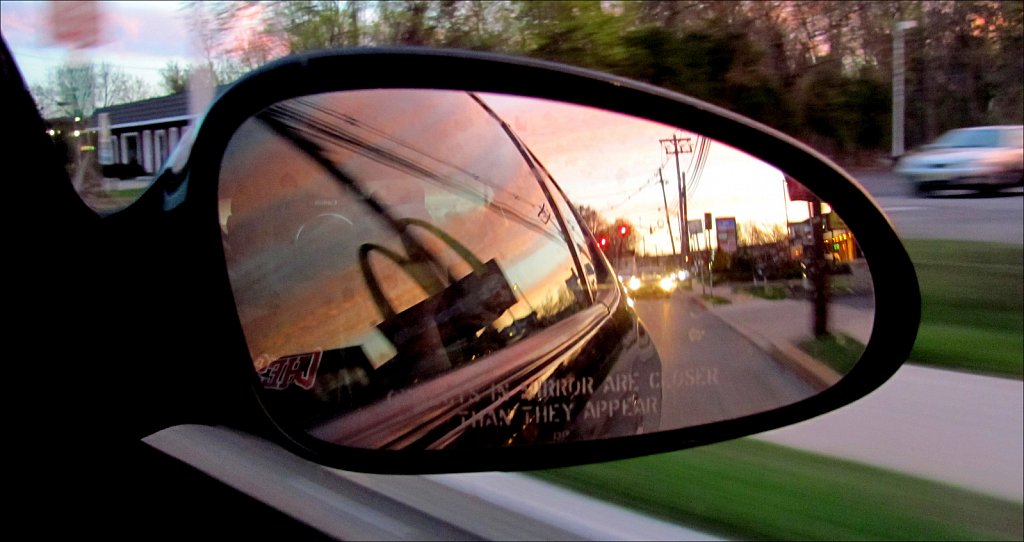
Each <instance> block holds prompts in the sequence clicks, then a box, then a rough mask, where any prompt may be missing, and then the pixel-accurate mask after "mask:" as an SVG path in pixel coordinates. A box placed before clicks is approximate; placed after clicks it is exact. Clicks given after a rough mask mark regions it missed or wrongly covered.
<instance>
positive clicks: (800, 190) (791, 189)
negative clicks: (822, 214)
mask: <svg viewBox="0 0 1024 542" xmlns="http://www.w3.org/2000/svg"><path fill="white" fill-rule="evenodd" d="M786 192H788V193H789V201H818V197H817V196H815V195H814V193H813V192H811V191H810V190H808V189H807V187H805V186H804V185H802V184H800V183H798V182H796V181H795V180H793V179H791V178H790V177H786Z"/></svg>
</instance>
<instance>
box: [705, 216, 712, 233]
mask: <svg viewBox="0 0 1024 542" xmlns="http://www.w3.org/2000/svg"><path fill="white" fill-rule="evenodd" d="M704 229H705V230H710V229H711V213H704Z"/></svg>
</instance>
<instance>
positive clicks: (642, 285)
mask: <svg viewBox="0 0 1024 542" xmlns="http://www.w3.org/2000/svg"><path fill="white" fill-rule="evenodd" d="M679 277H680V274H679V273H665V274H657V273H644V274H641V275H639V276H637V275H633V276H632V277H630V278H629V279H628V280H626V281H625V285H626V289H627V290H628V291H629V295H630V296H632V297H633V298H634V299H652V298H653V299H664V298H668V297H671V296H672V294H673V293H675V291H676V290H677V289H678V288H679V286H680V285H681V283H682V280H681V279H680V278H679Z"/></svg>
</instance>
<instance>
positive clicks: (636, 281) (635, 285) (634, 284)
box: [628, 277, 642, 292]
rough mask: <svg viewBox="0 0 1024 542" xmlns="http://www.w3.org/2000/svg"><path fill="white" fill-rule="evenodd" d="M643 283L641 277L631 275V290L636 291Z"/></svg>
mask: <svg viewBox="0 0 1024 542" xmlns="http://www.w3.org/2000/svg"><path fill="white" fill-rule="evenodd" d="M641 285H642V283H641V282H640V279H638V278H636V277H630V278H629V284H628V286H629V289H630V290H633V291H634V292H635V291H637V290H639V289H640V286H641Z"/></svg>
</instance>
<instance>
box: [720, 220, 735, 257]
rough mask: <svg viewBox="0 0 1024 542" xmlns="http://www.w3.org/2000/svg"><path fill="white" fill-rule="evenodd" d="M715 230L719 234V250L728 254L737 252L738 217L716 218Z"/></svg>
mask: <svg viewBox="0 0 1024 542" xmlns="http://www.w3.org/2000/svg"><path fill="white" fill-rule="evenodd" d="M715 231H716V232H717V235H718V250H720V251H722V252H725V253H726V254H735V253H736V245H737V242H736V217H732V216H728V217H719V218H716V219H715Z"/></svg>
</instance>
